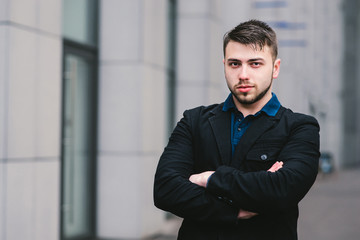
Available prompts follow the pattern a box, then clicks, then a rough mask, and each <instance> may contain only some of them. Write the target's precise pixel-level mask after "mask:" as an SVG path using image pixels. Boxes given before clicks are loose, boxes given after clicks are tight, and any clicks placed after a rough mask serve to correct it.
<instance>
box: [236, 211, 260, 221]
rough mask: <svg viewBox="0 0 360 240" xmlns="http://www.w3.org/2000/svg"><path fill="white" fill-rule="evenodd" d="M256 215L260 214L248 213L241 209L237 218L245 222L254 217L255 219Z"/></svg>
mask: <svg viewBox="0 0 360 240" xmlns="http://www.w3.org/2000/svg"><path fill="white" fill-rule="evenodd" d="M256 215H258V213H254V212H248V211H245V210H242V209H240V211H239V214H238V216H237V218H238V219H242V220H245V219H250V218H252V217H255V216H256Z"/></svg>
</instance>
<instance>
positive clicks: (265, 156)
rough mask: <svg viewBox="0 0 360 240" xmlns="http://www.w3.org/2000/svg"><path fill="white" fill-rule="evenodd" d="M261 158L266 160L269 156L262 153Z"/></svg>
mask: <svg viewBox="0 0 360 240" xmlns="http://www.w3.org/2000/svg"><path fill="white" fill-rule="evenodd" d="M260 158H261V160H266V159H267V158H268V157H267V155H266V154H263V155H261V157H260Z"/></svg>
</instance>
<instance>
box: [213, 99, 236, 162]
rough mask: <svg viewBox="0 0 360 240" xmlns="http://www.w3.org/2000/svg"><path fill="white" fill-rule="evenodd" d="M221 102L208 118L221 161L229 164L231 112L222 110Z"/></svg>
mask: <svg viewBox="0 0 360 240" xmlns="http://www.w3.org/2000/svg"><path fill="white" fill-rule="evenodd" d="M222 106H223V104H220V105H219V106H218V107H217V108H215V109H214V110H213V112H212V113H213V114H214V116H212V117H210V118H209V122H210V125H211V128H212V130H213V132H214V136H215V138H216V143H217V146H218V150H219V152H220V156H221V162H222V163H223V164H225V165H229V164H230V161H231V114H230V113H229V112H223V111H222Z"/></svg>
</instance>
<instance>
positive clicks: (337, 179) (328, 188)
mask: <svg viewBox="0 0 360 240" xmlns="http://www.w3.org/2000/svg"><path fill="white" fill-rule="evenodd" d="M299 208H300V216H299V224H298V237H299V240H358V239H360V168H355V169H349V170H341V171H335V172H332V173H329V174H323V173H319V175H318V177H317V180H316V182H315V183H314V186H313V187H312V188H311V189H310V191H309V193H308V194H307V195H306V196H305V198H304V199H303V200H302V201H301V202H300V204H299ZM180 224H181V219H180V218H177V217H174V218H171V219H170V220H168V221H167V223H166V225H164V227H163V230H162V231H161V232H160V233H159V234H158V235H155V236H153V237H152V238H151V240H176V235H177V231H178V229H179V226H180Z"/></svg>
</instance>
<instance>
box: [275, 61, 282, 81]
mask: <svg viewBox="0 0 360 240" xmlns="http://www.w3.org/2000/svg"><path fill="white" fill-rule="evenodd" d="M280 63H281V60H280V59H279V58H278V59H276V60H275V62H274V69H273V78H274V79H276V78H277V77H278V76H279V73H280Z"/></svg>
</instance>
